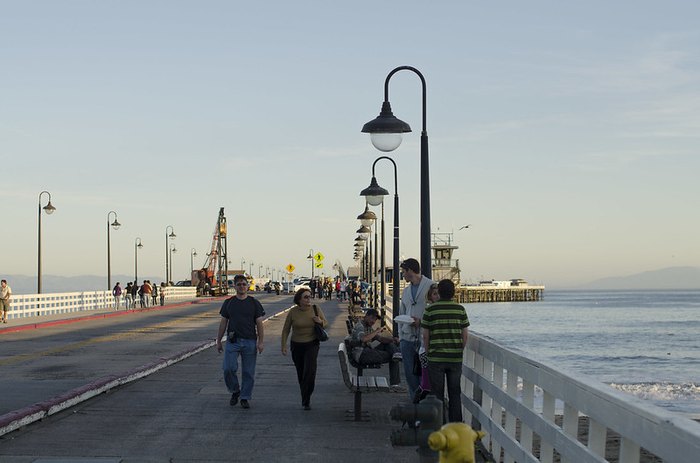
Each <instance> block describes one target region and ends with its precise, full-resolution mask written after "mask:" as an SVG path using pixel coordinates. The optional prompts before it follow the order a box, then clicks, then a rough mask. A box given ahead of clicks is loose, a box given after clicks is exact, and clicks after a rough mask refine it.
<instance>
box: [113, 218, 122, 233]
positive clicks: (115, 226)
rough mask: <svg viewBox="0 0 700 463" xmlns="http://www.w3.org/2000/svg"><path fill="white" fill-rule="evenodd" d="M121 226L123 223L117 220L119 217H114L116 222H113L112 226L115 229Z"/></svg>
mask: <svg viewBox="0 0 700 463" xmlns="http://www.w3.org/2000/svg"><path fill="white" fill-rule="evenodd" d="M121 226H122V224H120V223H119V222H117V219H114V223H112V228H113V229H115V230H119V227H121Z"/></svg>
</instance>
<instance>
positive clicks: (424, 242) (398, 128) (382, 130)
mask: <svg viewBox="0 0 700 463" xmlns="http://www.w3.org/2000/svg"><path fill="white" fill-rule="evenodd" d="M403 70H407V71H413V72H414V73H415V74H417V75H418V77H419V78H420V80H421V84H422V88H423V127H422V131H421V137H420V139H421V143H420V158H421V166H420V173H421V187H420V191H421V195H420V210H421V218H420V220H421V223H420V263H421V268H422V269H423V271H422V273H423V275H425V276H426V277H428V278H431V276H432V264H431V256H430V175H429V158H428V131H427V130H426V100H427V98H426V94H427V91H426V85H425V78H424V77H423V74H421V73H420V71H419V70H418V69H416V68H414V67H411V66H399V67H397V68H396V69H394V70H393V71H391V72H390V73H389V75H388V76H387V77H386V80H385V81H384V102H383V103H382V110H381V112H380V113H379V116H378V117H377V118H376V119H374V120H372V121H370V122H368V123H366V124H365V125H364V126H363V127H362V132H363V133H369V134H370V139H371V141H372V144H373V145H374V146H375V148H377V149H378V150H379V151H383V152H388V151H393V150H395V149H396V148H398V147H399V145H400V144H401V134H402V133H404V132H410V131H411V127H410V126H409V125H408V124H407V123H405V122H403V121H402V120H400V119H397V118H396V117H395V116H394V114H393V113H392V112H391V104H390V103H389V80H390V79H391V77H392V76H393V75H394V74H395V73H397V72H398V71H403Z"/></svg>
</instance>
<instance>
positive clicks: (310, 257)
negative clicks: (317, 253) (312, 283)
mask: <svg viewBox="0 0 700 463" xmlns="http://www.w3.org/2000/svg"><path fill="white" fill-rule="evenodd" d="M306 258H307V259H309V260H310V261H311V279H312V280H313V279H314V250H313V249H309V255H308V256H306Z"/></svg>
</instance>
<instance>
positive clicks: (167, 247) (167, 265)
mask: <svg viewBox="0 0 700 463" xmlns="http://www.w3.org/2000/svg"><path fill="white" fill-rule="evenodd" d="M168 229H170V234H168ZM176 236H177V235H175V230H174V229H173V226H172V225H168V226H167V227H165V284H166V285H169V284H170V281H171V280H170V256H171V253H170V241H169V240H171V239H174V238H175V237H176Z"/></svg>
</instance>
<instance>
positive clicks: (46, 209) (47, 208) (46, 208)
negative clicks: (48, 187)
mask: <svg viewBox="0 0 700 463" xmlns="http://www.w3.org/2000/svg"><path fill="white" fill-rule="evenodd" d="M55 210H56V208H55V207H53V204H51V201H49V203H48V204H47V205H46V206H44V212H46V213H47V214H49V215H51V214H53V212H54V211H55Z"/></svg>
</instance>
